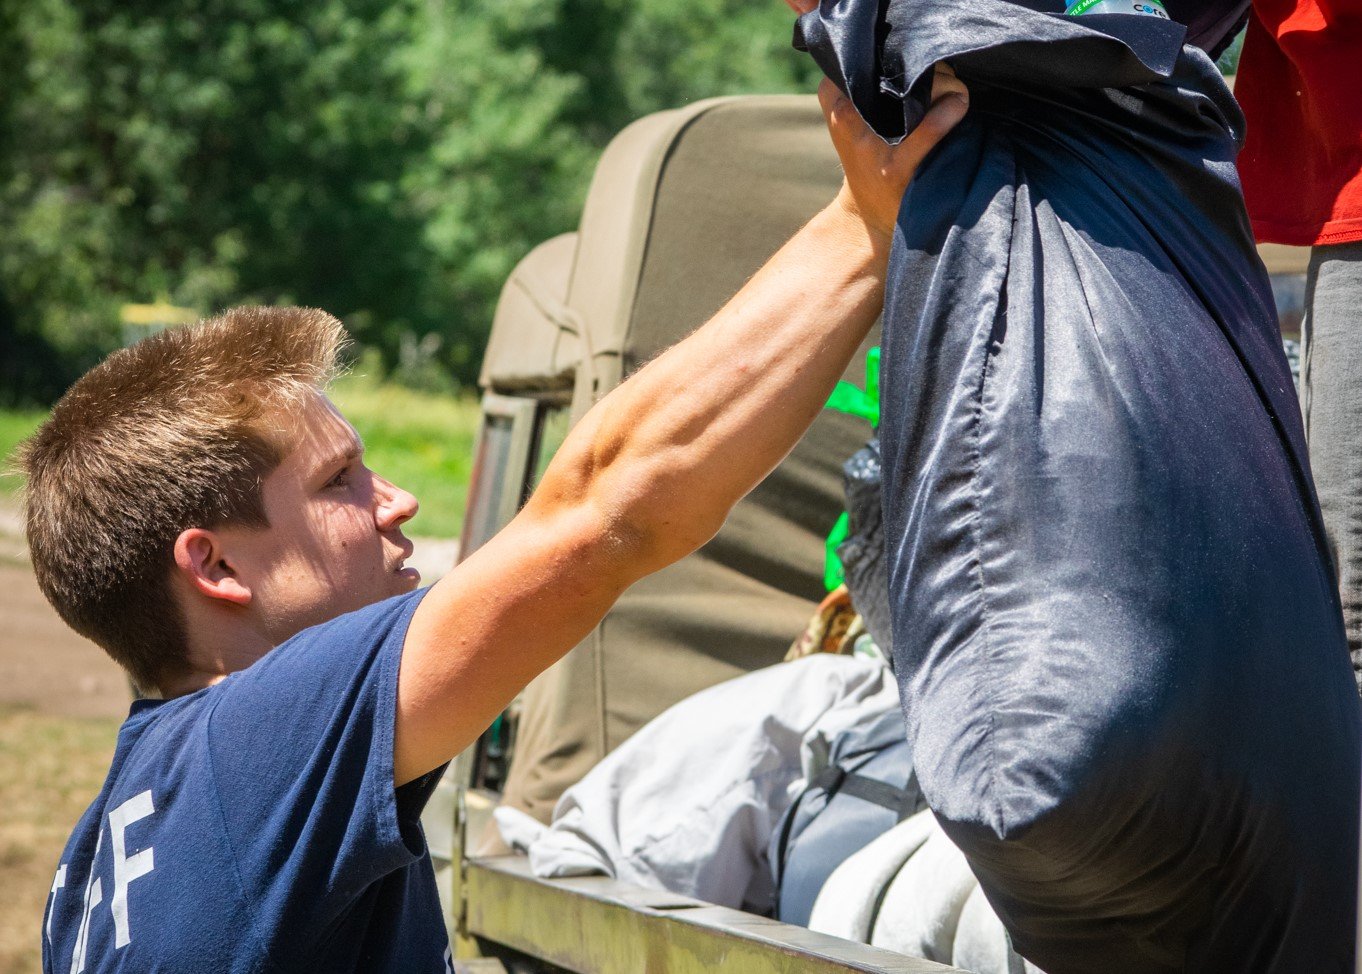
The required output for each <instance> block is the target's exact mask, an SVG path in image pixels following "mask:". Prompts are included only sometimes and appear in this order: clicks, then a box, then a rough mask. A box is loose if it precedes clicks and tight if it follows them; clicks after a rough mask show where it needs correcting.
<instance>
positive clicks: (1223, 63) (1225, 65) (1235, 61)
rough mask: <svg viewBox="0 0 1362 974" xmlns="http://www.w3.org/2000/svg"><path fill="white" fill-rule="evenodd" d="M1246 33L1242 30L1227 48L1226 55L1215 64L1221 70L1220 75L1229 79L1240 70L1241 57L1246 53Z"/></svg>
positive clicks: (1223, 54) (1222, 55) (1221, 56)
mask: <svg viewBox="0 0 1362 974" xmlns="http://www.w3.org/2000/svg"><path fill="white" fill-rule="evenodd" d="M1245 33H1247V32H1246V31H1242V30H1241V31H1240V32H1239V34H1238V35H1237V36H1236V37H1235V38H1234V40H1233V41H1231V42H1230V46H1229V47H1227V48H1225V50H1224V53H1222V54H1221V55H1220V57H1219V59H1218V60H1217V61H1216V62H1215V66H1216V67H1217V68H1219V69H1220V73H1221V74H1223V75H1225V76H1227V77H1228V76H1229V75H1232V74H1234V73H1235V72H1236V71H1238V70H1239V55H1240V54H1242V53H1243V51H1244V34H1245Z"/></svg>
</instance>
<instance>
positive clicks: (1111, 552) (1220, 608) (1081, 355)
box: [797, 0, 1359, 974]
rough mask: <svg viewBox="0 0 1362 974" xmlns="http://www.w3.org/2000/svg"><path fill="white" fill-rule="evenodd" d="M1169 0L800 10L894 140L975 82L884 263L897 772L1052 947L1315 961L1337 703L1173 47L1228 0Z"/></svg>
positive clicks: (1343, 925)
mask: <svg viewBox="0 0 1362 974" xmlns="http://www.w3.org/2000/svg"><path fill="white" fill-rule="evenodd" d="M1166 6H1167V8H1168V12H1169V13H1170V14H1171V15H1172V16H1173V17H1174V18H1182V20H1183V23H1178V22H1177V20H1173V21H1168V20H1161V19H1157V18H1153V17H1132V16H1101V15H1093V16H1084V17H1066V16H1064V15H1063V14H1062V12H1061V10H1062V8H1061V5H1060V3H1059V2H1058V0H1056V2H1054V3H1046V2H1045V0H1029V2H1028V3H1021V2H1008V0H840V2H832V0H823V2H822V4H821V5H820V7H819V9H818V10H816V11H814V12H812V13H810V14H807V15H805V17H803V18H802V19H801V21H800V25H799V34H800V35H802V36H799V37H797V41H798V42H800V43H801V44H802V45H803V46H805V47H807V49H809V50H810V52H811V53H812V54H813V56H814V57H815V59H816V60H817V61H818V63H819V64H820V65H821V66H822V67H823V69H824V70H825V71H826V72H827V73H828V74H829V75H830V76H831V77H832V78H833V79H834V80H835V81H836V82H837V83H838V84H839V85H840V86H841V87H842V88H843V89H844V90H846V91H847V92H848V93H849V94H850V96H851V97H852V100H853V102H854V104H855V105H856V107H857V109H858V110H859V111H860V113H861V114H862V116H863V117H864V118H865V119H866V120H867V121H868V122H870V123H871V125H872V126H873V127H875V129H876V130H877V131H878V132H879V133H880V134H881V135H882V136H884V137H885V138H887V139H890V140H894V139H897V138H900V137H902V136H903V134H904V133H905V132H907V131H909V130H911V128H912V127H913V126H914V125H916V124H917V122H918V120H919V119H920V118H921V115H922V111H923V99H924V97H925V96H926V90H925V86H927V85H929V84H930V77H931V66H932V64H933V63H934V62H936V61H941V60H945V61H948V62H949V63H950V64H952V65H953V66H954V68H955V70H956V72H957V74H958V75H959V76H960V78H961V79H962V80H963V81H964V82H965V83H966V84H967V85H968V87H969V89H970V98H971V105H970V112H969V114H968V116H967V117H966V118H965V120H964V121H963V122H962V123H961V124H960V125H959V126H958V127H957V128H956V130H955V131H954V132H953V133H952V134H951V136H950V137H948V138H947V139H946V140H945V141H944V142H943V143H942V144H941V145H940V146H939V147H938V148H937V150H936V151H935V153H934V154H933V156H932V157H930V158H929V159H928V160H927V162H926V163H925V164H924V165H923V166H922V168H921V170H920V172H919V173H918V175H917V177H916V179H915V180H914V182H913V184H912V186H911V188H910V190H909V192H908V195H907V197H906V198H905V200H904V204H903V208H902V210H901V213H900V216H899V226H898V233H897V236H896V239H895V242H894V249H893V254H892V257H891V260H890V267H889V278H888V287H887V296H886V303H885V316H884V340H883V347H884V352H883V360H882V371H881V395H882V414H881V426H880V440H881V445H882V448H883V457H884V493H883V499H884V529H885V538H886V558H887V561H888V565H889V575H890V585H891V593H890V602H891V607H892V615H893V620H892V621H893V639H892V642H893V655H894V660H895V671H896V674H897V676H898V679H899V681H900V687H901V691H902V700H903V705H904V710H905V714H906V717H907V723H908V728H909V740H910V743H911V746H912V749H913V756H914V762H915V766H916V768H917V773H918V776H919V780H920V783H921V787H922V789H923V793H924V794H925V796H926V798H927V800H928V803H929V804H930V805H931V807H932V809H933V811H934V812H935V814H936V815H937V817H938V818H939V820H940V821H941V823H942V825H943V827H944V828H945V829H946V830H947V832H948V833H949V835H950V836H951V838H952V839H953V840H954V841H955V842H956V843H957V844H958V845H959V846H960V848H961V849H962V850H963V851H964V852H965V854H966V855H967V856H968V858H969V861H970V864H971V867H972V868H973V870H974V871H975V873H976V874H977V875H978V877H979V879H980V882H981V884H982V886H983V888H984V890H985V892H986V893H987V895H988V898H989V901H990V902H991V903H992V904H993V906H994V908H995V909H996V910H997V912H998V915H999V916H1000V917H1001V918H1002V919H1003V921H1004V923H1005V924H1006V926H1007V928H1008V930H1009V932H1010V933H1011V936H1012V938H1013V941H1014V943H1015V944H1016V946H1017V948H1018V950H1019V951H1020V952H1021V953H1022V954H1024V955H1025V956H1026V957H1027V958H1028V959H1030V960H1031V961H1033V962H1035V963H1036V964H1038V965H1039V966H1040V967H1041V968H1043V969H1045V970H1046V971H1048V972H1049V974H1068V972H1084V974H1090V972H1103V974H1119V972H1132V974H1134V972H1139V974H1151V972H1174V971H1189V972H1196V974H1209V972H1221V971H1223V972H1226V974H1230V972H1234V974H1240V972H1247V971H1254V972H1265V971H1272V972H1282V974H1287V972H1303V971H1310V972H1325V971H1329V972H1340V974H1341V972H1343V971H1351V969H1352V966H1351V965H1352V957H1353V930H1354V918H1355V902H1356V884H1357V863H1358V855H1357V851H1358V850H1357V835H1358V824H1357V813H1358V793H1359V773H1358V763H1359V701H1358V698H1357V692H1356V689H1355V686H1354V683H1353V680H1352V676H1351V671H1350V667H1349V662H1348V652H1347V646H1346V643H1345V641H1344V635H1343V628H1342V623H1341V619H1340V610H1339V604H1338V597H1337V593H1336V588H1335V582H1334V576H1333V571H1332V568H1331V561H1330V555H1329V550H1328V541H1327V539H1326V537H1325V535H1324V532H1323V528H1322V526H1321V522H1320V516H1319V509H1318V505H1317V503H1316V500H1315V493H1314V488H1313V485H1312V483H1311V479H1310V472H1309V467H1308V464H1307V458H1306V452H1305V444H1304V438H1303V435H1302V429H1301V420H1300V414H1299V409H1298V407H1297V404H1296V400H1295V396H1294V392H1293V387H1292V382H1291V376H1290V373H1289V370H1288V368H1287V363H1286V360H1285V357H1284V355H1283V352H1282V346H1281V341H1280V335H1279V333H1278V326H1277V318H1276V315H1275V312H1274V308H1273V299H1272V293H1271V289H1270V287H1269V282H1268V279H1267V275H1266V272H1265V271H1264V268H1263V266H1262V264H1261V262H1260V261H1259V259H1258V256H1257V253H1256V250H1255V247H1254V243H1253V239H1252V236H1251V234H1250V231H1249V224H1248V220H1247V217H1246V216H1245V213H1244V208H1243V202H1242V199H1241V195H1240V190H1239V185H1238V181H1237V176H1236V174H1235V168H1234V157H1235V154H1236V152H1237V151H1238V148H1239V145H1240V141H1241V139H1242V136H1243V117H1242V115H1241V114H1240V112H1239V109H1238V106H1237V105H1236V104H1235V102H1234V99H1233V98H1232V97H1231V95H1230V93H1229V91H1228V90H1227V88H1226V87H1225V84H1224V82H1223V81H1222V79H1221V78H1220V76H1219V74H1218V73H1217V71H1216V68H1215V66H1214V64H1213V63H1212V62H1211V60H1210V59H1209V57H1208V56H1207V55H1206V53H1205V51H1204V50H1202V49H1201V48H1210V49H1215V48H1217V47H1219V46H1220V45H1221V44H1222V43H1223V41H1224V40H1225V39H1226V38H1227V37H1228V36H1229V35H1228V31H1229V29H1230V28H1233V27H1234V26H1235V25H1236V24H1237V23H1238V22H1239V21H1240V20H1241V19H1242V14H1243V11H1244V9H1245V7H1246V6H1247V4H1246V3H1245V2H1242V0H1241V2H1235V3H1222V4H1219V5H1217V4H1214V3H1211V2H1205V3H1200V4H1197V3H1192V2H1188V0H1184V2H1183V3H1180V4H1179V3H1175V2H1173V0H1168V3H1167V4H1166ZM1184 24H1190V25H1191V27H1192V30H1193V32H1194V33H1193V36H1192V37H1191V40H1193V41H1194V42H1195V44H1199V45H1201V48H1199V47H1197V46H1194V44H1187V45H1186V46H1184V41H1185V40H1187V39H1188V38H1187V27H1185V26H1184ZM1282 191H1283V192H1290V191H1291V187H1290V186H1283V187H1282Z"/></svg>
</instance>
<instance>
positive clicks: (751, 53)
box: [0, 0, 815, 404]
mask: <svg viewBox="0 0 1362 974" xmlns="http://www.w3.org/2000/svg"><path fill="white" fill-rule="evenodd" d="M790 25H791V16H790V14H789V12H788V10H786V9H785V8H784V7H783V5H782V4H780V3H778V2H777V0H759V2H756V3H753V2H752V0H692V2H690V3H688V4H676V3H674V2H672V0H666V2H663V0H495V2H493V0H314V2H312V3H308V4H296V3H292V2H287V0H188V2H185V3H180V4H174V5H169V6H167V5H165V4H160V3H150V2H147V0H24V2H22V3H19V2H16V0H9V2H0V50H4V51H5V52H6V68H7V70H6V83H5V85H3V86H0V234H3V239H4V240H5V245H4V246H3V247H0V404H3V403H9V404H14V403H18V402H46V401H50V400H51V399H52V398H53V397H54V396H55V395H56V394H57V393H59V392H60V390H61V389H62V388H64V386H65V385H66V384H67V383H68V382H69V381H70V380H71V379H72V378H73V377H74V376H75V375H77V374H79V372H80V371H81V370H83V369H84V368H86V367H88V366H89V365H90V364H92V363H93V362H94V361H95V360H97V358H98V357H99V356H100V355H102V354H104V353H105V352H107V351H108V350H110V349H111V348H113V347H115V346H116V345H118V344H119V343H120V341H121V334H120V330H119V327H118V308H119V306H120V305H122V304H124V303H143V302H150V301H155V300H167V301H169V302H170V303H173V304H176V305H182V306H187V307H191V308H194V309H197V310H198V311H200V312H202V313H209V312H212V311H215V310H219V309H221V308H223V307H225V306H229V305H233V304H240V303H246V302H297V303H302V304H311V305H317V306H320V307H324V308H326V309H328V310H330V311H332V312H334V313H336V314H338V315H340V316H341V317H342V318H343V319H344V320H345V321H346V323H347V325H348V326H349V327H350V329H351V331H352V332H353V333H354V335H355V337H356V338H357V339H358V340H359V341H360V342H361V343H363V344H365V345H367V346H370V347H373V348H376V349H378V350H379V352H380V353H381V355H382V361H383V367H384V368H385V369H387V370H398V371H401V372H402V373H403V374H404V375H405V376H407V377H409V378H410V377H413V376H414V377H415V378H416V381H418V382H420V383H421V384H422V385H424V386H435V387H438V386H441V385H445V386H447V385H448V384H449V380H447V379H442V376H443V375H450V374H452V375H453V376H454V378H455V379H457V380H459V381H461V382H465V383H467V382H470V381H471V380H472V379H473V377H474V376H475V374H476V368H477V362H478V359H479V358H480V356H481V352H482V346H483V344H484V341H485V336H486V332H487V328H488V325H489V323H490V319H491V312H492V308H493V306H494V304H495V301H496V297H497V294H498V292H499V290H500V286H501V283H502V281H503V280H504V279H505V277H506V275H507V274H508V273H509V272H510V270H511V268H512V267H513V266H514V264H515V262H516V261H517V260H518V259H519V258H520V257H521V256H522V255H523V254H524V253H525V252H527V251H528V250H529V249H530V248H531V247H532V246H534V245H535V244H536V243H538V242H539V241H541V240H543V239H546V238H547V237H549V236H552V235H554V234H556V233H560V232H562V231H563V230H567V229H570V228H571V227H572V226H573V225H574V223H575V221H576V217H577V213H578V211H579V208H580V204H581V201H582V198H583V196H584V195H585V191H586V187H587V182H588V180H589V177H590V173H591V169H592V166H593V165H594V162H595V159H596V157H597V155H598V154H599V151H600V149H601V148H602V147H603V146H604V144H605V143H606V142H607V141H608V139H609V138H610V137H611V136H612V135H613V134H614V133H615V132H616V131H618V130H619V129H620V128H621V127H622V126H624V125H625V124H627V123H628V122H629V121H631V120H633V119H634V118H635V117H637V116H639V115H642V114H645V113H647V112H651V111H655V110H657V109H660V108H667V107H673V106H675V105H678V104H682V103H684V102H687V101H690V100H693V99H696V98H701V97H707V96H710V95H718V94H728V93H734V92H741V91H756V90H766V91H791V90H810V89H811V88H812V86H813V79H814V76H815V69H814V68H813V66H812V64H811V63H810V62H809V61H808V60H807V59H806V58H803V57H802V56H800V55H798V54H796V53H795V52H794V51H792V50H791V49H790V48H789V37H790Z"/></svg>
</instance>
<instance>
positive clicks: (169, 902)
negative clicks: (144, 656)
mask: <svg viewBox="0 0 1362 974" xmlns="http://www.w3.org/2000/svg"><path fill="white" fill-rule="evenodd" d="M422 594H423V593H422V592H416V593H413V594H411V595H406V596H402V597H399V598H395V599H389V600H388V601H386V602H380V603H378V604H377V605H373V606H369V607H368V608H365V609H362V610H360V611H358V612H353V613H350V614H348V615H344V616H341V617H340V618H338V619H335V620H333V621H331V622H328V623H326V624H324V625H321V626H316V627H314V628H312V629H308V630H306V631H304V632H302V633H299V634H298V635H297V636H295V637H293V638H292V639H290V640H288V641H287V642H286V643H284V644H283V645H281V646H279V647H278V648H276V649H275V650H273V651H272V652H271V653H269V654H268V655H267V656H265V657H264V658H263V659H261V660H260V661H259V662H257V663H256V664H255V665H253V666H251V667H250V668H249V669H246V670H243V671H241V672H239V673H234V674H232V675H231V676H229V677H228V678H227V679H225V680H223V681H222V682H220V683H218V684H216V685H215V686H211V687H208V688H206V689H203V690H200V691H198V692H197V693H193V694H190V695H188V696H184V697H179V698H177V699H174V700H168V701H139V702H138V703H136V704H134V705H133V708H132V712H131V713H130V714H129V716H128V719H127V720H126V721H125V722H124V723H123V726H122V728H121V729H120V731H119V734H118V746H117V750H116V751H115V753H114V758H113V766H112V767H111V768H110V769H109V776H108V779H107V780H106V781H105V783H104V788H103V790H102V791H101V792H100V795H99V797H98V798H97V799H96V800H95V802H94V804H93V805H91V806H90V808H89V810H88V811H86V813H85V815H84V816H83V817H82V818H81V820H80V824H79V825H77V826H76V829H75V832H73V833H72V835H71V839H70V840H69V841H68V842H67V845H66V850H65V851H64V852H63V853H62V857H61V863H60V865H59V867H58V869H57V874H56V878H55V880H54V882H53V884H52V893H51V895H50V897H49V899H48V908H47V914H46V916H45V918H44V926H43V970H44V971H46V972H48V974H78V972H81V971H90V972H107V971H152V970H155V971H194V972H199V971H213V972H222V974H227V972H233V974H237V972H240V974H245V972H248V971H249V972H266V971H271V972H282V971H304V970H306V971H327V972H340V971H365V972H370V971H374V972H385V971H392V972H398V971H401V972H404V974H406V972H430V974H441V972H445V971H447V970H448V969H449V961H448V938H447V937H446V934H445V927H444V923H443V921H442V918H441V913H440V904H439V899H438V896H437V894H436V889H435V876H434V872H433V870H432V867H431V862H430V856H429V855H428V854H427V852H426V846H425V838H424V836H423V834H422V832H421V826H420V823H419V821H418V816H419V815H420V813H421V809H422V806H424V804H425V802H426V800H427V798H429V796H430V793H431V791H432V790H433V789H434V786H435V782H436V781H437V780H438V778H439V772H432V773H431V774H429V775H427V776H425V777H424V778H421V779H418V780H417V781H414V782H411V783H410V784H407V785H404V786H403V787H401V788H398V789H394V787H393V720H394V714H395V708H396V698H397V670H398V665H399V663H400V662H401V656H402V643H403V640H404V638H405V636H406V631H407V624H408V622H409V621H410V620H411V615H412V612H413V611H414V610H415V608H416V606H417V604H418V602H419V601H420V596H421V595H422Z"/></svg>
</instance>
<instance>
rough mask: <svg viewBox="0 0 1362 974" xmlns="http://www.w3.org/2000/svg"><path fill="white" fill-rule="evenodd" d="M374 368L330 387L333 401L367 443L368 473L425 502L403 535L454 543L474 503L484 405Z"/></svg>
mask: <svg viewBox="0 0 1362 974" xmlns="http://www.w3.org/2000/svg"><path fill="white" fill-rule="evenodd" d="M376 364H377V363H376V362H374V361H373V360H372V359H370V360H369V361H367V362H362V363H361V365H360V366H358V367H357V368H356V370H355V371H354V372H353V373H351V374H350V375H348V376H346V377H345V378H343V379H341V380H340V381H339V382H337V383H336V384H335V385H334V386H333V387H332V389H331V398H332V399H333V400H334V401H335V403H336V405H337V406H338V407H339V408H340V410H341V412H342V413H344V414H345V417H346V418H347V419H349V420H350V422H351V423H352V424H353V425H354V427H355V430H356V431H357V432H358V433H359V435H360V439H362V440H363V441H364V451H365V462H366V463H367V464H368V465H369V468H370V469H371V470H373V471H375V472H377V473H378V474H380V475H381V476H383V477H386V478H387V479H388V480H391V481H392V482H393V483H395V484H397V485H398V486H399V487H402V488H403V489H405V490H409V491H411V492H412V493H413V494H415V495H416V498H417V500H419V501H420V502H421V510H420V512H419V513H418V514H417V515H416V517H414V518H412V520H411V521H410V523H409V524H408V525H407V527H406V528H404V529H403V530H405V531H406V533H407V534H409V535H419V536H424V537H434V538H456V537H458V536H459V532H460V530H461V529H462V527H463V510H464V505H465V503H466V502H467V499H468V479H469V475H470V474H471V472H472V466H473V440H474V438H475V437H476V436H477V432H478V420H479V416H480V412H479V409H478V402H477V400H476V399H474V398H473V397H472V396H468V395H462V396H452V395H439V394H432V393H425V392H418V391H416V390H413V389H409V388H405V387H403V386H399V385H395V384H393V383H390V382H383V381H381V380H379V379H378V378H377V377H376V376H375V375H374V374H373V372H372V371H370V369H371V368H372V367H373V366H374V365H376Z"/></svg>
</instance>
